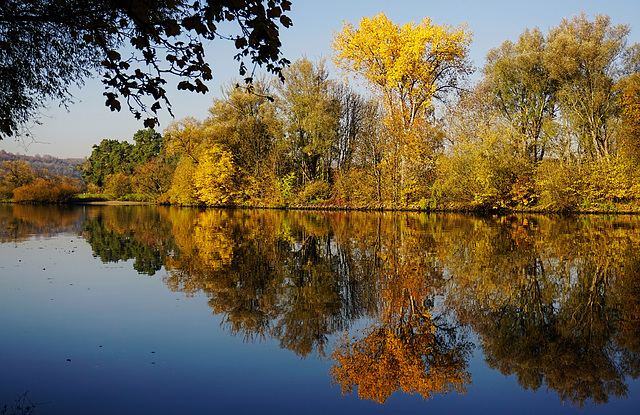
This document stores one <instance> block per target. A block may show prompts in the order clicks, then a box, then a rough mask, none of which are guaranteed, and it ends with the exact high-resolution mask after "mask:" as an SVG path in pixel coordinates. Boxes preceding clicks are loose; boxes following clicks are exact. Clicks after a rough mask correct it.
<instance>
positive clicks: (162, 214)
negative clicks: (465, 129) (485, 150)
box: [0, 205, 640, 414]
mask: <svg viewBox="0 0 640 415" xmlns="http://www.w3.org/2000/svg"><path fill="white" fill-rule="evenodd" d="M0 229H1V233H0V237H1V241H2V243H0V333H2V341H0V367H2V370H1V371H0V405H1V404H5V403H7V404H9V405H10V404H11V403H12V402H13V400H14V399H15V397H16V396H18V395H20V394H22V393H24V392H25V391H29V395H28V396H29V398H30V399H31V400H32V402H34V403H38V404H39V405H38V406H37V408H36V409H37V411H36V413H43V414H45V413H46V414H56V413H78V414H80V413H105V414H107V413H132V414H133V413H249V412H255V411H260V412H262V413H264V412H267V413H328V412H330V411H331V412H333V413H354V412H359V413H360V412H364V413H398V412H399V411H407V412H408V411H412V412H415V411H420V412H427V411H438V412H444V413H460V412H466V413H488V412H496V411H498V412H518V413H541V412H543V411H544V412H546V413H557V412H579V413H637V407H638V402H639V400H638V394H639V393H640V390H639V389H640V388H639V386H638V382H637V381H635V380H633V377H637V374H638V370H639V367H640V358H639V355H638V352H639V351H640V333H639V330H638V329H639V328H640V316H639V313H640V276H639V275H638V274H639V273H638V270H640V254H639V252H640V249H639V248H640V220H639V219H638V218H635V217H619V218H604V217H575V218H570V219H568V218H565V219H561V218H552V217H545V216H530V215H525V216H522V215H519V216H512V217H506V218H476V217H471V216H464V215H426V214H373V213H340V212H333V213H317V212H316V213H309V212H289V213H287V212H281V211H219V210H207V211H200V210H194V209H177V208H163V207H159V208H156V207H78V208H73V209H72V208H48V207H47V208H45V207H33V206H9V205H4V206H0ZM345 331H348V334H347V335H346V336H344V337H343V333H344V332H345ZM340 339H343V340H344V342H343V343H340ZM479 339H480V340H482V341H479ZM340 344H342V345H341V346H339V347H337V346H338V345H340ZM501 372H502V373H501ZM505 375H506V376H505ZM332 383H333V385H332ZM398 389H402V390H404V391H405V392H413V394H411V393H403V392H401V391H399V390H398ZM350 390H351V391H352V393H350V394H346V395H345V396H341V391H344V392H349V391H350ZM533 390H535V392H534V391H533ZM447 392H448V393H447ZM359 394H360V396H361V397H363V399H360V397H359ZM616 395H622V396H624V395H626V396H627V397H626V398H622V399H619V398H616ZM423 397H424V398H427V400H423ZM563 399H564V403H563V402H562V400H563ZM594 401H595V402H597V403H595V404H594ZM605 401H608V403H606V404H605V403H604V402H605ZM378 402H384V404H380V403H378ZM581 405H582V408H581Z"/></svg>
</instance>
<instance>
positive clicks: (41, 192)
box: [13, 178, 80, 203]
mask: <svg viewBox="0 0 640 415" xmlns="http://www.w3.org/2000/svg"><path fill="white" fill-rule="evenodd" d="M79 191H80V189H79V187H78V186H77V185H74V184H72V183H69V182H67V181H62V182H55V181H51V180H46V179H42V178H37V179H35V180H34V181H33V182H32V183H30V184H27V185H24V186H20V187H18V188H16V189H14V191H13V201H14V202H32V203H63V202H66V201H68V200H69V199H70V198H71V197H72V196H73V195H75V194H77V193H78V192H79Z"/></svg>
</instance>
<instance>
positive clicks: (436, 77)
mask: <svg viewBox="0 0 640 415" xmlns="http://www.w3.org/2000/svg"><path fill="white" fill-rule="evenodd" d="M470 42H471V33H469V32H468V31H467V30H466V28H465V26H464V25H463V26H459V27H457V28H452V27H450V26H447V25H435V24H433V23H432V21H431V19H429V18H425V19H424V20H422V22H420V23H419V24H415V23H407V24H405V25H403V26H399V25H397V24H394V23H393V22H391V20H389V19H388V18H387V16H386V15H385V14H384V13H380V14H378V15H376V16H374V17H373V18H363V19H361V20H360V26H359V27H358V28H354V26H353V24H351V23H345V24H344V25H343V28H342V31H341V32H339V33H334V41H333V45H332V46H333V49H334V51H335V54H334V56H333V60H334V63H335V64H336V66H338V67H339V68H340V69H342V70H343V71H344V72H345V73H348V74H351V75H353V76H354V77H356V78H358V77H359V78H364V80H365V81H366V83H367V84H368V85H369V86H370V87H372V89H373V91H374V92H376V93H377V94H379V95H381V97H382V98H383V102H384V105H385V125H386V129H387V134H388V135H389V137H391V138H392V139H391V140H390V141H389V145H388V146H387V148H386V149H385V150H386V154H387V158H388V159H389V161H388V163H389V165H390V166H392V170H393V172H392V174H394V175H395V176H397V179H396V180H394V182H396V185H395V186H394V187H397V188H398V191H397V192H394V193H395V195H396V196H394V201H396V199H397V197H398V196H406V193H415V192H414V189H412V188H411V187H412V183H413V182H414V181H415V180H413V179H414V178H413V177H412V176H411V172H412V171H418V172H420V171H423V170H424V169H423V168H420V167H421V166H422V167H424V165H425V164H429V159H430V158H431V157H433V154H434V151H435V150H436V149H437V148H438V147H439V146H440V139H441V134H438V133H437V132H436V131H435V129H434V128H433V127H432V124H433V100H434V99H440V100H441V99H443V98H444V96H445V94H446V93H447V92H450V91H451V90H455V89H456V88H457V87H458V84H459V82H460V79H461V78H462V77H464V76H465V75H468V74H470V73H471V71H472V68H471V64H470V62H469V60H468V46H469V43H470ZM416 153H418V154H416ZM416 163H418V164H420V165H421V166H412V164H416ZM405 187H407V188H408V189H405ZM399 193H402V195H400V194H399Z"/></svg>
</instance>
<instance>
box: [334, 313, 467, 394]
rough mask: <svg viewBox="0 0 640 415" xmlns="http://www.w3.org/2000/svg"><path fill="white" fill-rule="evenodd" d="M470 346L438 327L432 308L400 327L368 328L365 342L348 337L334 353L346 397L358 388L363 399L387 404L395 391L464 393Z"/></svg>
mask: <svg viewBox="0 0 640 415" xmlns="http://www.w3.org/2000/svg"><path fill="white" fill-rule="evenodd" d="M467 354H468V344H466V343H464V342H458V341H457V339H456V331H455V328H453V327H445V326H443V325H442V324H438V323H436V321H434V320H433V319H432V316H431V315H430V314H429V312H427V311H426V310H422V311H417V310H415V308H414V314H412V317H411V319H410V320H409V321H406V322H403V323H401V324H400V325H397V326H385V325H384V324H383V325H381V326H378V327H372V328H370V329H368V330H367V331H366V332H365V333H364V336H363V337H362V338H361V339H356V338H353V339H352V340H349V339H348V338H346V337H345V338H343V339H342V342H341V343H340V344H339V345H338V347H337V348H336V349H335V351H334V352H333V354H332V358H333V360H334V362H335V364H334V366H333V367H332V368H331V374H332V376H333V382H334V383H335V384H341V385H342V393H343V394H345V393H351V392H352V391H353V387H354V386H357V387H358V395H359V396H360V398H362V399H371V400H373V401H376V402H379V403H384V402H385V401H386V400H387V398H388V397H389V396H390V395H391V394H392V393H393V392H395V391H398V390H402V391H403V392H405V393H419V394H420V395H421V396H422V397H423V398H424V399H429V398H430V397H431V396H432V395H433V394H434V393H449V392H458V393H464V390H465V386H466V385H468V384H469V383H470V375H469V373H468V372H466V371H465V369H466V356H467Z"/></svg>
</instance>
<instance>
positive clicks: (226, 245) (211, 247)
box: [193, 210, 235, 270]
mask: <svg viewBox="0 0 640 415" xmlns="http://www.w3.org/2000/svg"><path fill="white" fill-rule="evenodd" d="M226 216H227V214H226V212H225V211H222V210H208V211H205V212H203V213H202V214H201V216H200V217H199V218H198V222H197V224H196V226H195V229H194V233H193V238H194V241H195V244H196V245H197V247H198V256H199V257H200V259H201V260H202V264H203V265H204V266H205V267H208V268H211V269H214V270H218V269H221V268H222V267H223V266H225V265H229V264H230V263H231V259H232V258H233V250H234V248H235V242H234V241H233V239H232V238H231V235H229V230H228V229H225V226H224V219H225V217H226Z"/></svg>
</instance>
